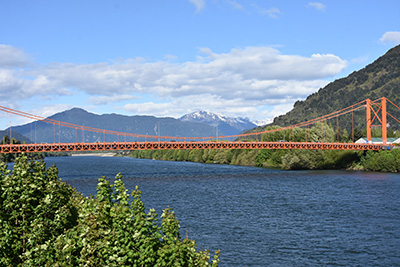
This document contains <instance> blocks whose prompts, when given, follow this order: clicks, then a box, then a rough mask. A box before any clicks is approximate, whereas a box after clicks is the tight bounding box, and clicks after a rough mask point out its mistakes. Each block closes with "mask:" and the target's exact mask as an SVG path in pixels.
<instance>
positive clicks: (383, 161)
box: [119, 149, 400, 172]
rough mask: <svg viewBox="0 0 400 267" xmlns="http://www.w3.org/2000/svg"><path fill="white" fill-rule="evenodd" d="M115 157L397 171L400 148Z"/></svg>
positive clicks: (177, 152) (161, 152)
mask: <svg viewBox="0 0 400 267" xmlns="http://www.w3.org/2000/svg"><path fill="white" fill-rule="evenodd" d="M119 155H122V156H129V157H133V158H142V159H155V160H166V161H189V162H198V163H210V164H227V165H237V166H254V167H265V168H279V169H284V170H363V171H379V172H400V161H399V160H398V159H399V158H400V149H392V150H381V151H368V152H364V151H336V150H265V149H264V150H240V149H226V150H215V149H207V150H146V151H145V150H137V151H131V152H125V153H121V154H119Z"/></svg>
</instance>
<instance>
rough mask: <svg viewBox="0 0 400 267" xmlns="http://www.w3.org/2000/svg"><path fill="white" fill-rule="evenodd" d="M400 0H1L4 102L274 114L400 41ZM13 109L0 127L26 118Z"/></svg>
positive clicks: (39, 110)
mask: <svg viewBox="0 0 400 267" xmlns="http://www.w3.org/2000/svg"><path fill="white" fill-rule="evenodd" d="M399 10H400V1H398V0H380V1H372V0H363V1H361V0H354V1H342V0H326V1H322V0H321V1H303V0H292V1H289V0H286V1H285V0H283V1H282V0H280V1H277V0H276V1H274V0H263V1H261V0H258V1H257V0H172V1H168V0H159V1H155V0H146V1H138V0H107V1H105V0H96V1H93V0H85V1H82V0H77V1H76V0H69V1H63V0H60V1H52V0H46V1H45V0H37V1H31V0H13V1H9V0H0V105H3V106H6V107H10V108H15V109H18V110H21V111H24V112H29V113H34V114H37V115H40V116H49V115H52V114H54V113H56V112H60V111H63V110H66V109H70V108H72V107H81V108H84V109H86V110H88V111H90V112H94V113H97V114H103V113H120V114H126V115H155V116H160V117H161V116H170V117H175V118H178V117H180V116H182V115H184V114H186V113H190V112H193V111H196V110H200V109H202V110H206V111H211V112H215V113H222V114H224V115H228V116H235V117H237V116H241V117H248V118H250V119H251V120H265V119H272V118H273V117H275V116H277V115H280V114H284V113H286V112H287V111H289V110H290V109H291V108H292V106H293V104H294V102H295V101H297V100H302V99H305V98H306V97H307V96H308V95H310V94H311V93H314V92H316V91H318V89H319V88H321V87H323V86H324V85H326V84H327V83H329V82H331V81H334V80H335V79H338V78H341V77H345V76H347V75H348V74H350V73H351V72H353V71H355V70H359V69H361V68H363V67H364V66H366V65H367V64H369V63H372V62H373V61H374V60H375V59H377V58H378V57H379V56H381V55H383V54H384V53H385V52H386V51H387V50H389V49H390V48H392V47H394V46H395V45H397V44H399V43H400V20H399ZM23 122H26V121H21V120H19V119H18V118H13V117H12V116H7V115H4V114H1V117H0V128H1V129H3V128H5V127H6V126H7V125H9V124H19V123H23Z"/></svg>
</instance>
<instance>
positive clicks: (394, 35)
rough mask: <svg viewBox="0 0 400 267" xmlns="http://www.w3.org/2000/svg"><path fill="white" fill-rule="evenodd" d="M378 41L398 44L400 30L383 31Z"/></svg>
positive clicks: (399, 41)
mask: <svg viewBox="0 0 400 267" xmlns="http://www.w3.org/2000/svg"><path fill="white" fill-rule="evenodd" d="M379 41H381V42H382V43H395V44H400V32H385V33H384V34H383V35H382V37H381V39H379Z"/></svg>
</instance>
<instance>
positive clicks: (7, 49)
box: [0, 44, 31, 68]
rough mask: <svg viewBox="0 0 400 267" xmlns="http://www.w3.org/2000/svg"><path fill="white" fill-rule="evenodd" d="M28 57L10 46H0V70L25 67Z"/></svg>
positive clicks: (28, 60)
mask: <svg viewBox="0 0 400 267" xmlns="http://www.w3.org/2000/svg"><path fill="white" fill-rule="evenodd" d="M30 61H31V60H30V57H29V56H28V55H27V54H25V52H24V51H22V50H20V49H18V48H16V47H13V46H11V45H4V44H0V68H8V67H25V66H26V65H28V64H29V62H30Z"/></svg>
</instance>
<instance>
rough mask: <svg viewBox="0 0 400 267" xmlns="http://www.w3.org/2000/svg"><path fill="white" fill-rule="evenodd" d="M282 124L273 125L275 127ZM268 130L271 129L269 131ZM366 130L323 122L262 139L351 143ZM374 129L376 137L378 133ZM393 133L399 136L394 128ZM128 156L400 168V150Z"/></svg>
mask: <svg viewBox="0 0 400 267" xmlns="http://www.w3.org/2000/svg"><path fill="white" fill-rule="evenodd" d="M274 128H278V127H269V128H268V129H269V130H272V129H274ZM268 129H267V130H268ZM353 134H354V138H355V139H358V138H360V137H361V136H362V135H363V133H362V132H361V131H359V130H357V129H356V130H355V131H354V133H351V135H349V134H348V133H347V132H346V130H343V131H339V134H338V133H337V132H336V133H335V132H334V130H333V128H332V126H330V125H327V124H322V123H319V124H317V125H316V126H314V127H312V128H310V129H300V128H295V129H292V130H288V131H286V132H283V133H282V132H281V133H278V132H276V133H267V134H263V135H262V137H261V138H260V139H261V141H278V140H288V141H289V140H290V141H294V142H306V141H309V142H322V141H323V142H336V141H337V140H339V141H340V142H350V141H352V140H353ZM379 134H380V133H379V131H374V132H373V136H374V137H375V136H378V135H379ZM389 136H390V137H391V136H395V133H394V132H393V131H391V132H389ZM125 155H128V156H131V157H135V158H146V159H157V160H172V161H191V162H200V163H217V164H232V165H243V166H257V167H268V168H282V169H287V170H300V169H357V170H371V171H391V172H398V171H400V150H399V149H392V150H386V151H379V152H372V151H370V152H367V153H365V152H364V151H335V150H252V149H226V150H213V149H207V150H136V151H132V152H129V153H127V154H125Z"/></svg>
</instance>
